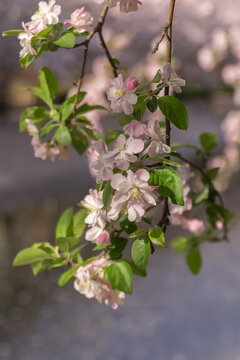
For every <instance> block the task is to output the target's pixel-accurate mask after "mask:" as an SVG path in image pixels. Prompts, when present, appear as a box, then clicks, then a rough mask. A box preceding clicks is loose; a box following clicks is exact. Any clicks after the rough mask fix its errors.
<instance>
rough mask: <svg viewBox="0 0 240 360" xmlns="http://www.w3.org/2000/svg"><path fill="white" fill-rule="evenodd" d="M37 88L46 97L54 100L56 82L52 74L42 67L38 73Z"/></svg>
mask: <svg viewBox="0 0 240 360" xmlns="http://www.w3.org/2000/svg"><path fill="white" fill-rule="evenodd" d="M38 82H39V87H40V89H42V91H43V92H44V93H45V94H46V96H47V97H48V98H49V97H50V98H51V99H52V100H54V99H55V97H56V96H57V93H58V82H57V79H56V77H55V76H54V75H53V73H52V72H51V71H50V70H49V69H48V68H47V67H43V68H42V69H41V70H40V71H39V73H38Z"/></svg>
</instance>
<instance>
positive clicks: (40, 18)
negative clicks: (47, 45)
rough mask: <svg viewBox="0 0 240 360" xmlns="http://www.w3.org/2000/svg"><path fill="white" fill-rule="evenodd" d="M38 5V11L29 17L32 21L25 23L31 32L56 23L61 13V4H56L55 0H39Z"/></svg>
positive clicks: (35, 32) (34, 32) (36, 31)
mask: <svg viewBox="0 0 240 360" xmlns="http://www.w3.org/2000/svg"><path fill="white" fill-rule="evenodd" d="M38 7H39V8H38V11H36V12H35V14H34V15H33V16H32V17H31V20H32V21H30V22H29V23H27V25H28V26H29V30H30V31H31V32H32V33H33V34H38V33H39V32H40V31H42V30H44V29H46V28H47V27H48V26H49V25H54V24H57V23H58V22H59V15H60V14H61V6H60V5H56V0H49V2H48V3H47V2H45V1H40V2H39V4H38Z"/></svg>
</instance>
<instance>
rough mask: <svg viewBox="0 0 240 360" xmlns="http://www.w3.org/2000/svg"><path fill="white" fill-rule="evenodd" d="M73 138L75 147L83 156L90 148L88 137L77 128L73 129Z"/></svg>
mask: <svg viewBox="0 0 240 360" xmlns="http://www.w3.org/2000/svg"><path fill="white" fill-rule="evenodd" d="M71 137H72V145H73V147H74V148H75V150H77V152H78V153H79V154H80V155H82V154H83V153H84V152H85V151H86V150H87V148H88V146H89V142H88V139H87V137H86V136H85V135H84V134H83V133H82V132H81V131H79V130H78V129H77V128H76V127H72V128H71Z"/></svg>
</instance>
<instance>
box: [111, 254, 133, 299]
mask: <svg viewBox="0 0 240 360" xmlns="http://www.w3.org/2000/svg"><path fill="white" fill-rule="evenodd" d="M105 275H106V276H107V279H108V281H109V282H110V284H112V286H113V287H114V288H115V289H118V290H120V291H123V292H124V293H126V294H132V269H131V266H130V265H129V264H128V263H127V262H126V261H123V260H122V261H119V262H116V263H113V264H112V265H110V266H108V267H107V268H106V269H105Z"/></svg>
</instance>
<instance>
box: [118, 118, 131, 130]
mask: <svg viewBox="0 0 240 360" xmlns="http://www.w3.org/2000/svg"><path fill="white" fill-rule="evenodd" d="M132 120H134V116H133V115H125V116H122V117H120V118H119V119H118V123H119V125H120V126H122V127H123V126H125V125H127V124H129V123H130V122H131V121H132Z"/></svg>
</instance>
